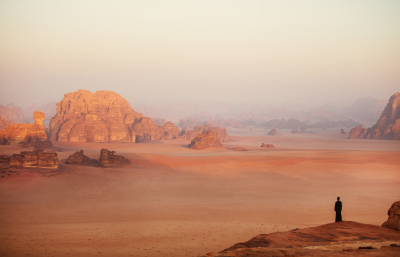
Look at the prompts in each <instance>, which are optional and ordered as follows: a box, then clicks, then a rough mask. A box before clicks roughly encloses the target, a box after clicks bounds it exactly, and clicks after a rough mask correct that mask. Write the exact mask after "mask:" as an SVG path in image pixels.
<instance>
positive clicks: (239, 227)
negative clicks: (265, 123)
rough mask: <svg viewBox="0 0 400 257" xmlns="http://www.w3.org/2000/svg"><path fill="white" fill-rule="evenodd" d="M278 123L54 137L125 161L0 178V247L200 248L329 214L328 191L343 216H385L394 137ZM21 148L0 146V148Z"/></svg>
mask: <svg viewBox="0 0 400 257" xmlns="http://www.w3.org/2000/svg"><path fill="white" fill-rule="evenodd" d="M279 132H280V133H282V134H281V135H279V136H275V137H270V136H267V135H266V134H267V133H268V130H265V129H254V130H253V131H249V130H244V129H243V130H239V129H234V130H232V131H229V134H230V141H228V142H226V143H223V147H222V148H212V149H205V150H192V149H189V148H188V147H187V144H188V143H189V141H182V140H162V141H152V142H143V143H139V144H134V143H108V144H105V143H71V142H53V146H55V147H58V148H60V149H62V152H58V158H59V160H61V163H62V162H63V161H62V160H64V159H66V158H67V157H68V156H69V155H70V154H72V153H73V152H75V151H77V150H80V149H83V150H84V151H85V154H86V155H88V156H89V157H90V158H98V157H99V154H100V149H101V148H107V149H109V150H114V151H117V154H122V155H124V156H125V157H127V158H129V159H130V160H131V162H132V164H130V165H129V166H127V167H124V168H115V169H110V168H96V167H82V166H68V167H66V168H65V170H64V172H63V173H62V174H60V175H56V176H51V177H43V176H42V175H40V174H37V173H30V172H25V173H22V174H19V175H11V176H7V177H5V178H1V179H0V206H1V210H0V217H1V218H0V227H1V229H0V242H1V243H0V256H13V257H18V256H30V257H31V256H201V255H205V254H206V253H208V252H218V251H221V250H223V249H226V248H227V247H230V246H232V245H234V244H235V243H237V242H243V241H247V240H249V239H250V238H252V237H254V236H256V235H258V234H262V233H271V232H277V231H288V230H292V229H295V228H300V229H301V228H306V227H311V226H319V225H322V224H327V223H331V222H333V221H334V218H335V212H334V210H333V208H334V203H335V201H336V197H337V196H340V197H341V200H342V202H343V211H342V215H343V220H345V221H356V222H360V223H367V224H373V225H379V226H380V225H381V224H382V223H383V222H384V221H385V220H386V219H387V210H388V209H389V207H390V205H391V204H392V203H393V202H395V201H398V200H399V195H400V194H399V193H400V190H399V188H400V175H399V167H400V144H399V142H394V141H384V140H349V139H347V137H348V135H341V134H339V130H338V129H336V130H332V131H329V130H327V131H317V133H316V134H296V135H293V134H290V132H288V131H279ZM261 143H266V144H268V143H269V144H274V145H275V147H276V149H263V148H261V147H260V145H261ZM235 146H241V147H246V148H247V149H248V151H244V152H238V151H233V150H231V149H232V148H233V147H235ZM19 151H22V148H20V147H17V146H0V154H12V153H18V152H19ZM65 166H66V165H65Z"/></svg>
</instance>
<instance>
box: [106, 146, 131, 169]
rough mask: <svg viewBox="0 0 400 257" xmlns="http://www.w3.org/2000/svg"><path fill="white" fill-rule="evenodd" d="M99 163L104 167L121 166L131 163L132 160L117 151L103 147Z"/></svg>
mask: <svg viewBox="0 0 400 257" xmlns="http://www.w3.org/2000/svg"><path fill="white" fill-rule="evenodd" d="M99 163H100V165H101V166H103V167H120V166H125V165H128V164H130V163H131V162H130V161H129V160H128V159H127V158H125V157H124V156H122V155H116V154H115V151H108V150H107V149H104V148H103V149H101V151H100V159H99Z"/></svg>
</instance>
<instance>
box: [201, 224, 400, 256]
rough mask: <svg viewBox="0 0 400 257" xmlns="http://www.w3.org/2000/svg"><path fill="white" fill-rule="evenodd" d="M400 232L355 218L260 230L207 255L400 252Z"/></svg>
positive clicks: (372, 253)
mask: <svg viewBox="0 0 400 257" xmlns="http://www.w3.org/2000/svg"><path fill="white" fill-rule="evenodd" d="M399 240H400V233H399V232H397V231H391V230H388V229H386V228H382V227H379V226H376V225H369V224H362V223H358V222H354V221H343V222H334V223H329V224H325V225H321V226H318V227H309V228H302V229H294V230H291V231H285V232H275V233H270V234H260V235H258V236H255V237H253V238H251V239H250V240H248V241H246V242H242V243H237V244H235V245H233V246H231V247H229V248H227V249H225V250H222V251H220V252H219V253H208V254H207V255H205V256H207V257H211V256H214V257H217V256H230V257H239V256H246V257H253V256H254V257H256V256H360V257H361V256H399V254H400V247H399V244H393V242H398V241H399ZM368 246H369V247H368Z"/></svg>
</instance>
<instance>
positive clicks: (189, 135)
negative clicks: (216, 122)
mask: <svg viewBox="0 0 400 257" xmlns="http://www.w3.org/2000/svg"><path fill="white" fill-rule="evenodd" d="M204 131H213V132H214V133H215V134H216V135H217V138H218V139H219V140H220V141H221V142H226V141H228V139H229V135H228V132H227V131H226V129H222V128H218V127H211V126H210V125H208V124H206V125H202V126H197V125H196V126H195V127H194V129H193V130H187V129H182V131H181V133H180V136H179V139H182V140H192V139H194V138H196V137H197V135H198V134H200V133H203V132H204Z"/></svg>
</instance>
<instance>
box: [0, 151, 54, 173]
mask: <svg viewBox="0 0 400 257" xmlns="http://www.w3.org/2000/svg"><path fill="white" fill-rule="evenodd" d="M0 160H1V163H5V164H9V165H11V166H17V167H25V168H36V167H37V168H51V169H57V168H58V158H57V153H56V152H44V151H43V150H35V151H23V152H21V154H14V155H13V156H10V157H7V156H4V155H3V156H1V157H0Z"/></svg>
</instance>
